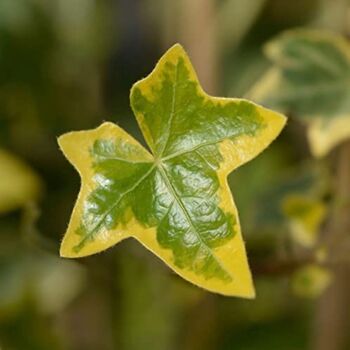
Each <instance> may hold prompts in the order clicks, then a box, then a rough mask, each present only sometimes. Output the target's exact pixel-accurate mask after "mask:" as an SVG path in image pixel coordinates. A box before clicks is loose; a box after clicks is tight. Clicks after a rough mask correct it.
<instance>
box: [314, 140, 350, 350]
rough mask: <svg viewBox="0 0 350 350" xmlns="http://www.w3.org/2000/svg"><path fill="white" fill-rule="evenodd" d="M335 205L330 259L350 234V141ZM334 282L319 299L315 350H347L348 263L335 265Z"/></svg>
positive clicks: (343, 151) (342, 153)
mask: <svg viewBox="0 0 350 350" xmlns="http://www.w3.org/2000/svg"><path fill="white" fill-rule="evenodd" d="M335 181H336V182H335V187H334V192H335V198H336V203H337V204H336V205H335V206H334V208H333V210H332V212H331V214H330V218H329V222H328V225H327V227H326V231H325V232H324V236H325V243H326V245H327V248H328V251H329V259H330V260H331V261H332V260H333V261H337V256H338V255H339V254H341V250H342V248H343V246H344V243H345V242H346V240H347V239H349V236H350V207H349V203H350V142H349V141H348V142H347V143H345V144H343V145H342V146H341V147H340V149H339V154H338V158H337V164H336V175H335ZM332 266H333V268H332V272H333V276H334V277H333V282H332V284H331V286H330V287H329V288H328V289H327V290H326V291H325V292H324V294H323V295H322V296H321V297H320V299H319V300H318V305H317V308H316V314H315V323H314V337H313V344H312V345H313V349H314V350H343V349H345V347H346V342H347V341H348V339H347V338H348V329H347V328H348V327H349V321H350V317H349V316H350V267H349V264H348V263H344V262H338V263H335V264H332Z"/></svg>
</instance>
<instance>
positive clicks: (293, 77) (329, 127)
mask: <svg viewBox="0 0 350 350" xmlns="http://www.w3.org/2000/svg"><path fill="white" fill-rule="evenodd" d="M265 53H266V55H267V57H268V58H269V59H270V61H271V62H272V64H273V66H272V68H270V70H269V71H267V73H266V74H265V75H264V76H263V77H262V78H261V79H260V81H258V83H257V84H256V85H255V86H254V87H253V88H252V90H251V91H250V92H249V93H248V97H249V98H251V99H253V100H255V101H257V102H259V103H262V104H263V105H266V106H268V107H270V108H275V109H277V110H280V111H283V112H285V113H287V114H290V115H291V116H293V117H297V118H300V119H301V120H302V121H303V122H304V123H305V124H306V126H307V136H308V140H309V144H310V149H311V152H312V154H313V155H314V156H316V157H322V156H324V155H326V154H327V153H328V152H329V151H330V150H331V149H332V148H333V147H335V146H336V145H338V144H339V143H340V142H342V141H344V140H345V139H348V138H350V44H349V42H348V40H347V39H346V38H344V37H342V36H340V35H337V34H334V33H328V32H322V31H312V30H302V29H299V30H292V31H287V32H285V33H283V34H281V35H279V36H278V37H277V38H276V39H274V40H272V41H271V42H269V43H268V44H267V45H266V46H265Z"/></svg>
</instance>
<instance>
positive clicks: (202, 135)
mask: <svg viewBox="0 0 350 350" xmlns="http://www.w3.org/2000/svg"><path fill="white" fill-rule="evenodd" d="M130 100H131V107H132V109H133V111H134V113H135V115H136V119H137V121H138V124H139V126H140V128H141V130H142V133H143V135H144V137H145V140H146V142H147V145H148V147H149V149H150V151H148V150H146V149H145V148H144V147H142V146H141V145H140V144H139V143H138V142H137V141H136V140H135V139H133V138H132V137H131V136H130V135H128V134H127V133H126V132H125V131H124V130H122V129H121V128H120V127H118V126H117V125H115V124H112V123H104V124H102V125H101V126H100V127H98V128H97V129H94V130H90V131H80V132H72V133H68V134H65V135H63V136H61V137H60V138H59V144H60V147H61V149H62V150H63V152H64V154H65V155H66V157H67V158H68V160H69V161H70V162H71V163H72V164H73V165H74V166H75V167H76V169H77V170H78V171H79V173H80V175H81V178H82V188H81V191H80V194H79V197H78V201H77V203H76V205H75V208H74V210H73V214H72V218H71V221H70V224H69V227H68V231H67V233H66V235H65V237H64V240H63V242H62V246H61V255H62V256H64V257H80V256H86V255H89V254H93V253H97V252H99V251H102V250H104V249H106V248H108V247H110V246H112V245H114V244H116V243H118V242H120V241H121V240H123V239H125V238H127V237H134V238H135V239H137V240H138V241H139V242H141V243H142V244H143V245H144V246H145V247H147V248H148V249H149V250H151V251H152V252H153V253H154V254H156V255H157V256H158V257H160V258H161V259H162V260H163V261H164V262H165V263H166V264H168V265H169V266H170V267H171V268H172V269H173V270H174V271H176V272H177V273H178V274H180V275H181V276H182V277H183V278H185V279H187V280H188V281H190V282H192V283H194V284H196V285H198V286H201V287H203V288H206V289H208V290H211V291H214V292H218V293H221V294H225V295H236V296H244V297H253V296H254V288H253V285H252V281H251V275H250V271H249V267H248V263H247V258H246V252H245V248H244V243H243V240H242V237H241V232H240V226H239V220H238V214H237V210H236V207H235V205H234V202H233V199H232V196H231V194H230V190H229V187H228V185H227V180H226V177H227V175H228V174H229V173H230V172H231V171H232V170H233V169H235V168H237V167H238V166H240V165H241V164H243V163H245V162H247V161H249V160H250V159H252V158H254V157H255V156H256V155H257V154H258V153H260V152H261V151H262V150H263V149H264V148H266V147H267V146H268V145H269V144H270V142H271V141H272V140H273V139H274V138H275V137H276V136H277V135H278V134H279V132H280V131H281V129H282V128H283V126H284V124H285V117H284V116H282V115H280V114H278V113H275V112H272V111H270V110H267V109H264V108H262V107H260V106H258V105H255V104H253V103H251V102H249V101H247V100H241V99H224V98H217V97H210V96H208V95H207V94H206V93H204V92H203V90H202V88H201V87H200V85H199V82H198V80H197V77H196V74H195V72H194V70H193V67H192V65H191V63H190V60H189V58H188V57H187V55H186V53H185V52H184V50H183V48H182V47H181V46H180V45H175V46H173V47H172V48H171V49H170V50H169V51H168V52H166V54H165V55H164V56H163V57H162V58H161V59H160V61H159V63H158V64H157V66H156V68H155V69H154V71H153V72H152V73H151V74H150V75H149V76H148V77H147V78H145V79H143V80H141V81H139V82H137V83H136V84H135V85H134V86H133V87H132V89H131V94H130Z"/></svg>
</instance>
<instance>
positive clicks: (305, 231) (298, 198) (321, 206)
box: [282, 194, 327, 247]
mask: <svg viewBox="0 0 350 350" xmlns="http://www.w3.org/2000/svg"><path fill="white" fill-rule="evenodd" d="M282 209H283V213H284V214H285V216H286V217H287V218H288V220H289V226H290V231H291V234H292V237H293V240H294V241H296V242H297V243H299V244H300V245H302V246H304V247H312V246H313V245H315V243H316V242H317V238H318V236H319V233H320V227H321V224H322V222H323V220H324V219H325V217H326V214H327V206H326V205H325V203H323V202H322V201H321V200H318V199H314V198H312V197H310V196H308V195H301V194H290V195H288V196H287V197H286V198H285V199H284V200H283V202H282Z"/></svg>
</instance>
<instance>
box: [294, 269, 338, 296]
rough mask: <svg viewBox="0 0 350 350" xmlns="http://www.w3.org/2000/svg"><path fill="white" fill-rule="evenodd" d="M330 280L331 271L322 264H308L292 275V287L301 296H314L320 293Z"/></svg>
mask: <svg viewBox="0 0 350 350" xmlns="http://www.w3.org/2000/svg"><path fill="white" fill-rule="evenodd" d="M331 282H332V274H331V272H330V271H329V270H328V269H327V268H325V267H322V266H319V265H316V264H309V265H306V266H304V267H302V268H300V269H299V270H298V271H296V272H295V274H294V275H293V277H292V288H293V291H294V293H295V294H297V295H299V296H301V297H307V298H315V297H318V296H319V295H321V294H322V293H323V292H324V291H325V289H326V288H327V287H328V286H329V285H330V284H331Z"/></svg>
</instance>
